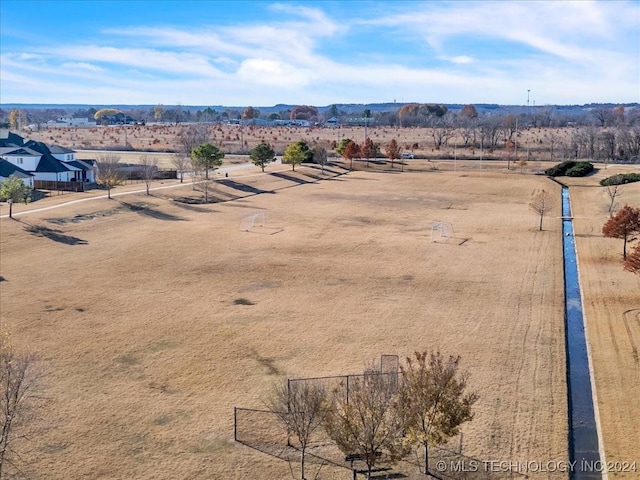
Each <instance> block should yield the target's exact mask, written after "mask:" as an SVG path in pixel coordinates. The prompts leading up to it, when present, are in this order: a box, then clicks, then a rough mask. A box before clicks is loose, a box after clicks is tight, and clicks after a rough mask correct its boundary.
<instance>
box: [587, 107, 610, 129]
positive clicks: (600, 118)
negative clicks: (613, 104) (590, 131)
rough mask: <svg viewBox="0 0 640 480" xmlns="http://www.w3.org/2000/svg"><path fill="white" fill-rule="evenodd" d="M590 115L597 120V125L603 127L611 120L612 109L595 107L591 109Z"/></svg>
mask: <svg viewBox="0 0 640 480" xmlns="http://www.w3.org/2000/svg"><path fill="white" fill-rule="evenodd" d="M591 115H592V116H593V118H594V119H595V120H596V122H598V125H600V126H601V127H605V126H607V125H608V124H610V123H611V122H612V120H613V109H611V108H608V107H597V108H594V109H593V110H591Z"/></svg>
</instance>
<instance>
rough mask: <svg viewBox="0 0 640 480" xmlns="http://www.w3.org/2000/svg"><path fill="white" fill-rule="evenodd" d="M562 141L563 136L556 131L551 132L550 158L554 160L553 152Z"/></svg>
mask: <svg viewBox="0 0 640 480" xmlns="http://www.w3.org/2000/svg"><path fill="white" fill-rule="evenodd" d="M560 142H561V138H560V137H559V136H558V135H556V134H555V133H553V132H552V133H550V134H549V150H550V153H549V155H550V159H551V161H552V162H553V153H554V152H555V150H556V147H557V146H558V145H559V144H560Z"/></svg>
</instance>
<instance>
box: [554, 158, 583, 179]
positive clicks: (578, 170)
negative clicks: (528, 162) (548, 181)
mask: <svg viewBox="0 0 640 480" xmlns="http://www.w3.org/2000/svg"><path fill="white" fill-rule="evenodd" d="M592 171H593V164H592V163H591V162H575V161H572V160H569V161H567V162H562V163H559V164H558V165H554V166H553V167H551V168H547V169H546V170H545V171H544V173H545V174H546V175H549V176H550V177H561V176H565V175H566V176H567V177H584V176H585V175H588V174H589V173H591V172H592Z"/></svg>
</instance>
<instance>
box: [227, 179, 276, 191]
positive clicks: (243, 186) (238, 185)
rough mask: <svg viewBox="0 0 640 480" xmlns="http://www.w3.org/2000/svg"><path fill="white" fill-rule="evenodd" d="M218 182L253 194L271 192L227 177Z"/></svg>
mask: <svg viewBox="0 0 640 480" xmlns="http://www.w3.org/2000/svg"><path fill="white" fill-rule="evenodd" d="M218 183H219V184H220V185H224V186H225V187H229V188H233V189H234V190H239V191H241V192H245V193H252V194H254V195H258V194H260V193H272V192H271V191H269V190H262V189H260V188H256V187H252V186H251V185H247V184H245V183H239V182H234V181H233V180H229V179H227V178H224V179H220V180H218Z"/></svg>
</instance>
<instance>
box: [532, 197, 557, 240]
mask: <svg viewBox="0 0 640 480" xmlns="http://www.w3.org/2000/svg"><path fill="white" fill-rule="evenodd" d="M554 203H555V202H554V199H553V196H552V195H551V194H550V193H549V192H547V191H546V190H540V191H538V192H533V199H532V200H531V203H530V204H529V208H530V209H531V211H532V212H534V213H536V214H537V215H539V216H540V226H539V231H542V220H543V219H544V216H545V215H546V214H547V213H549V211H550V210H551V209H552V208H553V205H554Z"/></svg>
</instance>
